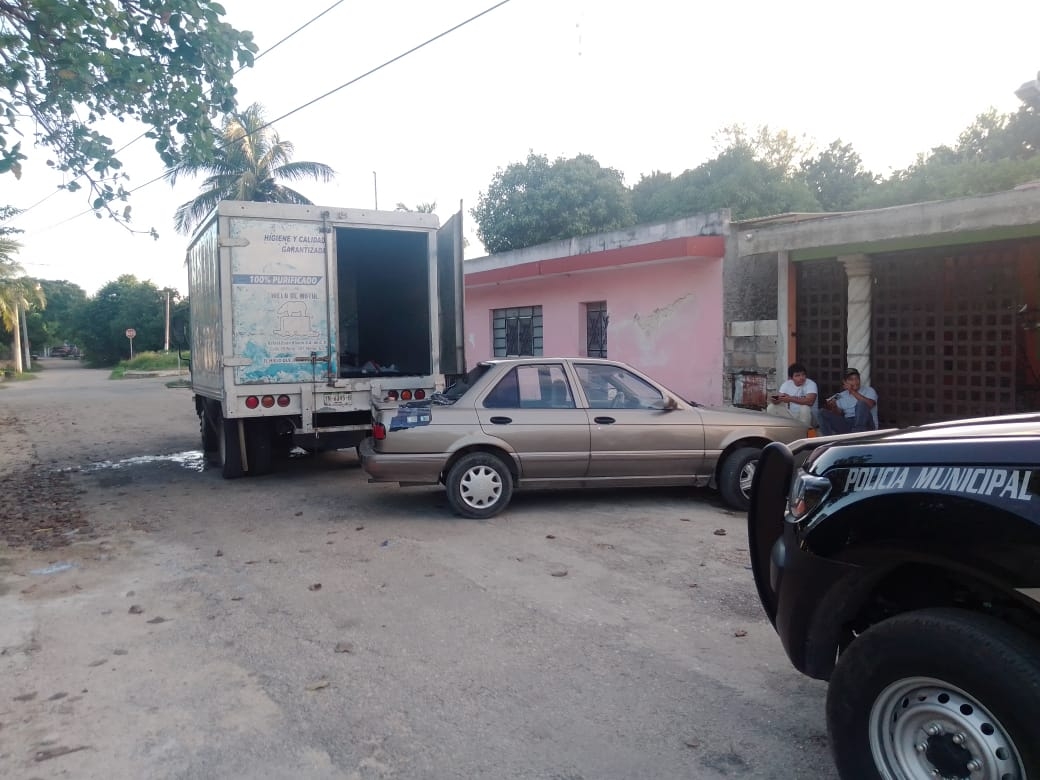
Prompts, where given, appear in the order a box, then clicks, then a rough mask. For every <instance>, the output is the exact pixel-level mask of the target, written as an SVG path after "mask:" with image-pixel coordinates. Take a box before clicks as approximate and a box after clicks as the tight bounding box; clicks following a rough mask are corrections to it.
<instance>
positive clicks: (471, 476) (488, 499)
mask: <svg viewBox="0 0 1040 780" xmlns="http://www.w3.org/2000/svg"><path fill="white" fill-rule="evenodd" d="M444 486H445V487H446V488H447V490H448V503H449V504H451V508H452V509H453V510H454V511H455V512H456V514H460V515H462V516H463V517H473V518H476V519H479V520H483V519H486V518H489V517H494V516H495V515H497V514H498V513H499V512H501V511H502V510H503V509H505V508H506V505H508V504H509V499H510V498H512V496H513V475H512V474H510V472H509V467H508V466H507V465H506V464H505V463H503V462H502V459H501V458H497V457H495V456H494V455H491V454H489V453H486V452H472V453H470V454H469V455H463V456H462V457H461V458H459V459H458V460H457V461H456V462H455V465H454V466H452V467H451V470H450V471H449V472H448V476H447V478H446V479H445V480H444Z"/></svg>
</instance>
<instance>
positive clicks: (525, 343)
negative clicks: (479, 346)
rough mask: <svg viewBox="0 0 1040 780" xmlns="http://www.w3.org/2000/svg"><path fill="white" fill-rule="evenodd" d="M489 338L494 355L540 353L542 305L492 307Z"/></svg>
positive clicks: (508, 355) (512, 355)
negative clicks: (510, 307)
mask: <svg viewBox="0 0 1040 780" xmlns="http://www.w3.org/2000/svg"><path fill="white" fill-rule="evenodd" d="M491 338H492V342H493V344H494V347H495V357H525V356H533V355H541V354H542V307H541V306H519V307H516V308H513V309H493V310H492V312H491Z"/></svg>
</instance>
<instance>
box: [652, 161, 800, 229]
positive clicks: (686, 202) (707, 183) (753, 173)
mask: <svg viewBox="0 0 1040 780" xmlns="http://www.w3.org/2000/svg"><path fill="white" fill-rule="evenodd" d="M755 154H756V153H755V151H754V149H753V148H752V147H751V146H750V145H747V144H744V143H738V144H736V145H734V146H731V147H730V148H728V149H726V150H725V151H723V152H722V153H721V154H719V155H718V156H717V157H715V158H714V159H711V160H708V161H707V162H705V163H703V164H701V165H699V166H697V167H696V168H694V169H692V170H687V171H684V172H683V173H681V174H679V175H678V176H675V177H674V178H673V177H670V176H669V175H668V174H660V173H658V174H655V175H654V177H652V178H651V179H649V180H648V179H644V181H643V182H640V184H639V185H636V188H635V191H634V192H633V203H634V206H635V208H636V212H637V213H638V214H639V215H640V219H641V220H645V221H653V222H657V221H663V220H670V219H679V218H681V217H687V216H690V215H693V214H703V213H705V212H709V211H716V210H718V209H723V208H728V209H730V211H731V213H732V216H733V219H749V218H751V217H763V216H767V215H770V214H782V213H784V212H787V211H819V210H820V206H819V203H817V201H816V199H815V198H814V197H813V194H812V193H811V192H810V191H809V188H808V186H806V184H805V181H804V180H803V179H802V178H801V177H799V176H792V175H789V174H788V172H787V171H786V170H785V169H784V168H782V167H778V166H776V165H772V164H770V163H769V162H766V161H765V160H760V159H757V158H756V157H755ZM640 185H643V186H640Z"/></svg>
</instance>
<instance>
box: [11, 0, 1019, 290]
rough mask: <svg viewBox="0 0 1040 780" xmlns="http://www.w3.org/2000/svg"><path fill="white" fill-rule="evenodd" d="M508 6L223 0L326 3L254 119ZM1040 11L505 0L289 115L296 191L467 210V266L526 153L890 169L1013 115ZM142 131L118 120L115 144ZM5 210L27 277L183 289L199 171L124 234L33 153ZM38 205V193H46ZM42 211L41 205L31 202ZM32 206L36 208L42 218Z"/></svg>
mask: <svg viewBox="0 0 1040 780" xmlns="http://www.w3.org/2000/svg"><path fill="white" fill-rule="evenodd" d="M495 2H496V0H445V1H444V2H439V3H431V2H429V0H397V1H396V2H386V1H385V0H384V2H378V3H373V2H361V1H360V0H343V1H342V2H340V3H338V4H336V3H335V0H294V2H292V3H286V2H284V0H222V5H223V6H224V7H225V9H226V10H227V15H226V17H225V19H226V21H228V22H229V23H231V24H232V25H234V26H235V27H237V28H239V29H245V30H250V31H252V32H253V34H254V40H255V42H256V44H257V45H258V47H259V49H260V52H264V51H266V50H267V49H268V48H269V47H271V46H273V45H274V44H275V43H277V42H278V41H279V40H281V39H282V38H284V37H285V36H286V35H288V34H289V33H291V32H292V31H293V30H295V29H296V28H298V27H299V26H301V25H303V24H305V23H306V22H308V21H309V20H311V19H312V18H314V17H315V16H317V15H318V14H320V13H321V12H322V11H325V10H326V9H328V8H329V7H330V6H333V5H335V7H334V8H332V10H330V11H329V12H328V13H326V14H325V15H324V16H322V17H321V19H320V20H319V21H318V22H316V23H315V24H312V25H310V26H309V27H307V28H306V29H304V30H303V31H301V32H299V33H297V34H296V35H294V36H292V37H291V38H289V39H288V40H287V41H285V42H284V43H282V44H281V45H279V46H278V47H277V48H275V49H274V50H273V51H271V53H270V54H267V55H265V56H263V57H261V58H260V59H259V60H258V61H257V63H256V65H255V67H254V68H252V69H247V70H244V71H242V72H241V73H240V74H238V75H237V76H236V77H235V82H234V83H235V86H236V88H237V89H238V99H239V104H240V105H241V106H243V107H244V106H246V105H249V104H250V103H253V102H259V103H261V104H262V105H263V106H264V108H265V113H266V116H267V117H268V118H269V119H274V118H276V117H280V116H282V115H283V114H286V113H288V112H290V111H293V109H296V108H298V107H300V106H301V105H303V104H305V103H307V102H309V101H311V100H313V99H315V98H317V97H319V96H321V95H323V94H325V93H326V92H328V91H330V90H333V89H335V88H337V87H339V86H340V85H342V84H345V83H346V82H348V81H350V80H352V79H354V78H356V77H358V76H361V75H362V74H364V73H365V72H367V71H369V70H370V69H372V68H374V67H376V66H378V65H380V64H382V63H384V62H386V61H387V60H390V59H391V58H393V57H396V56H398V55H400V54H402V53H403V52H405V51H407V50H408V49H410V48H412V47H413V46H416V45H418V44H420V43H422V42H423V41H426V40H427V39H429V38H432V37H433V36H435V35H438V34H440V33H442V32H444V31H445V30H447V29H449V28H451V27H453V26H454V25H456V24H458V23H459V22H462V21H464V20H465V19H467V18H469V17H471V16H473V15H474V14H477V13H479V12H481V11H483V10H485V9H486V8H489V7H490V6H492V5H494V4H495ZM1037 30H1040V3H1038V2H1036V0H991V2H988V3H986V4H985V5H981V6H980V5H978V4H974V3H972V4H969V3H962V4H953V3H949V2H939V1H936V0H915V1H914V2H907V0H900V2H894V1H893V0H874V1H873V2H870V3H840V2H834V1H833V0H828V1H827V2H820V1H817V0H801V1H800V2H798V3H777V2H775V0H743V2H741V3H733V4H729V5H725V4H715V3H699V2H692V1H691V0H640V2H638V3H634V2H626V3H621V2H615V1H614V0H510V2H508V3H506V4H505V5H503V6H501V7H499V8H497V9H496V10H494V11H491V12H490V13H488V14H487V15H485V16H483V17H481V18H480V19H478V20H476V21H474V22H472V23H471V24H468V25H466V26H465V27H463V28H461V29H459V30H457V31H455V32H453V33H451V34H450V35H447V36H445V37H443V38H441V39H439V40H438V41H436V42H434V43H432V44H430V45H429V46H426V47H425V48H423V49H421V50H419V51H417V52H415V53H413V54H410V55H408V56H407V57H404V58H403V59H400V60H399V61H397V62H395V63H393V64H391V65H389V66H388V67H386V68H384V69H382V70H380V71H379V72H377V73H375V74H373V75H370V76H367V77H365V78H363V79H361V80H360V81H358V82H357V83H355V84H353V85H351V86H347V87H345V88H343V89H340V90H339V91H337V92H335V93H334V94H333V95H331V96H329V97H327V98H324V99H322V100H320V101H318V102H316V103H314V104H312V105H310V106H309V107H307V108H304V109H302V110H300V111H298V112H297V113H295V114H293V115H292V116H289V117H287V118H285V119H284V120H281V121H279V122H278V123H277V124H276V125H275V129H276V130H277V132H278V133H279V135H280V136H281V138H282V139H284V140H288V141H291V142H292V143H293V144H294V145H295V149H296V154H295V159H296V160H311V161H317V162H323V163H326V164H328V165H331V166H332V167H333V168H334V169H335V170H336V172H337V175H336V178H335V180H334V181H333V182H331V183H328V184H319V183H316V182H309V181H303V182H299V183H297V184H296V185H294V186H295V187H296V189H298V190H299V191H301V192H303V193H304V194H305V195H306V196H307V197H309V198H310V199H311V200H312V201H313V202H315V203H317V204H320V205H324V206H330V207H345V208H371V207H373V206H374V205H375V202H376V200H377V199H378V205H379V206H380V207H381V208H384V209H387V208H389V209H392V208H393V207H394V206H395V205H396V204H397V203H398V202H403V203H405V204H408V205H414V204H417V203H420V202H431V201H433V202H436V203H437V213H438V215H439V216H440V217H441V220H442V221H443V220H445V219H447V218H448V217H449V216H450V215H451V214H452V213H453V212H455V211H457V210H458V207H459V202H460V201H461V202H462V203H463V206H464V208H465V210H466V215H465V220H466V222H465V225H466V227H465V232H466V235H467V237H468V238H469V241H470V247H469V249H468V250H467V257H474V256H480V255H481V254H483V250H482V247H481V246H480V244H479V241H478V240H477V238H476V229H475V225H474V224H473V220H472V217H471V216H470V215H469V213H468V212H469V209H470V208H472V207H473V206H474V205H476V202H477V197H478V195H479V193H480V192H481V191H483V190H486V189H487V187H488V185H489V184H490V182H491V180H492V177H493V176H494V175H495V172H496V171H497V170H498V169H499V168H503V167H505V166H507V165H509V164H510V163H512V162H517V161H523V160H524V159H526V157H527V154H528V152H529V151H532V150H533V151H535V152H536V153H539V154H545V155H547V156H548V157H549V158H550V159H553V158H556V157H558V156H565V157H571V156H574V155H576V154H579V153H586V154H591V155H592V156H594V157H595V158H596V159H597V160H599V162H600V163H601V164H603V165H605V166H610V167H613V168H617V169H618V170H620V171H622V172H623V174H624V177H625V183H626V184H628V185H632V184H635V183H637V182H638V181H639V179H640V176H641V175H643V174H649V173H651V172H652V171H655V170H661V171H667V172H671V173H673V174H678V173H681V172H682V171H684V170H686V169H688V168H693V167H696V166H697V165H699V164H701V163H702V162H704V161H706V160H708V159H710V158H711V157H713V156H714V155H715V154H716V153H717V151H718V148H717V146H716V143H715V141H714V140H713V137H714V136H715V135H716V134H717V132H718V131H719V130H720V129H721V128H723V127H726V126H729V125H733V124H743V125H745V126H747V127H748V128H756V127H758V126H760V125H768V126H769V127H770V128H771V129H774V130H779V129H786V130H788V131H789V132H791V133H794V134H796V135H799V136H804V137H805V138H806V139H807V140H809V141H812V142H815V143H816V145H817V147H819V148H822V147H824V146H826V145H827V144H828V143H829V142H830V141H832V140H834V139H836V138H841V139H842V141H843V142H845V143H851V144H852V145H853V147H854V148H855V150H856V151H857V152H858V153H859V154H860V155H861V157H862V158H863V160H864V163H865V164H866V166H867V167H868V168H869V169H871V170H873V171H874V172H876V173H882V174H887V173H889V172H891V171H892V170H896V169H899V168H903V167H905V166H907V165H908V164H910V163H911V162H913V160H914V158H915V157H916V156H917V154H918V153H920V152H925V151H927V150H929V149H931V148H932V147H934V146H937V145H940V144H946V143H953V142H955V141H956V139H957V136H958V135H959V134H960V132H961V131H962V130H963V129H964V128H965V127H967V126H968V125H969V124H970V123H971V122H972V120H973V119H974V118H975V116H976V115H978V114H979V113H982V112H984V111H986V110H988V109H989V108H995V109H997V110H998V111H1001V112H1009V111H1014V110H1015V109H1017V107H1018V106H1019V101H1018V100H1017V99H1016V98H1015V95H1014V90H1015V89H1016V88H1018V87H1019V86H1020V85H1021V84H1022V83H1023V82H1025V81H1028V80H1031V79H1033V78H1036V77H1037V71H1038V69H1040V44H1038V43H1037V39H1036V32H1037ZM141 129H142V128H141V127H140V126H136V125H132V124H130V123H126V124H116V123H113V124H112V125H110V126H106V128H105V130H106V132H108V133H109V134H110V135H111V136H112V137H113V139H114V141H115V143H116V145H117V147H118V146H121V145H122V144H124V143H126V142H128V141H130V140H131V139H133V138H134V137H136V136H137V135H139V134H140V132H141ZM27 153H28V154H29V157H30V159H29V161H28V162H27V163H26V164H25V165H24V169H23V174H22V177H21V179H20V180H18V181H16V180H15V179H14V178H13V177H12V176H10V175H5V176H3V177H0V203H10V204H13V205H15V206H18V207H19V208H23V209H27V211H26V212H25V213H24V214H22V215H21V216H19V217H18V218H17V219H16V220H14V221H12V223H11V224H12V225H13V226H15V227H19V228H21V229H23V230H24V231H25V232H24V233H23V234H22V235H21V236H19V239H20V240H21V242H22V244H23V248H22V250H21V251H20V253H19V255H18V260H19V261H20V262H21V263H22V265H23V266H24V268H25V270H26V272H27V273H28V274H29V275H30V276H34V277H39V278H44V279H65V280H68V281H70V282H73V283H75V284H78V285H80V286H81V287H83V289H84V290H86V292H87V293H88V294H93V293H95V292H96V291H97V290H98V289H99V288H100V287H102V286H104V285H105V284H106V283H107V282H109V281H112V280H114V279H116V278H117V277H118V276H120V275H122V274H133V275H135V276H136V277H137V278H138V279H140V280H151V281H152V282H153V283H155V285H156V286H158V287H160V288H163V287H172V288H175V289H177V290H179V291H180V292H181V293H182V294H186V293H187V292H188V289H187V287H188V284H187V273H186V270H185V267H184V255H185V250H186V248H187V244H188V239H187V238H186V237H184V236H181V235H179V234H177V233H176V232H175V231H174V229H173V213H174V211H175V209H176V208H177V206H178V205H180V204H181V203H183V202H185V201H187V200H190V199H191V198H192V197H194V195H195V194H197V192H198V184H199V181H198V180H193V179H186V180H181V181H179V182H178V184H177V186H176V187H171V186H170V185H169V184H168V183H166V182H163V181H157V182H155V183H152V184H148V185H147V186H144V187H142V188H141V189H140V190H139V191H138V192H136V193H134V194H133V195H132V197H131V201H130V203H131V204H132V215H133V216H132V226H133V227H134V228H135V229H137V230H142V231H147V230H149V229H150V228H155V230H157V231H158V233H159V235H160V238H159V239H158V240H154V239H152V238H150V237H148V236H147V235H141V234H132V233H130V232H129V231H128V230H126V229H125V228H123V227H121V226H120V225H118V224H117V223H115V222H114V221H112V220H110V219H107V218H106V219H100V220H99V219H97V218H95V217H94V216H93V215H92V214H89V213H84V212H86V211H87V210H88V209H89V199H88V198H87V195H86V194H85V191H81V192H80V193H76V194H72V193H67V192H64V191H60V190H58V189H57V188H58V186H59V185H61V184H62V183H63V181H62V179H61V174H59V173H57V172H55V171H53V170H52V169H50V168H48V167H47V166H46V165H45V162H46V160H47V159H48V157H49V156H50V155H49V153H48V152H47V150H46V149H41V148H29V149H28V152H27ZM119 157H120V159H121V160H122V161H123V163H124V170H126V171H127V172H128V173H129V174H130V176H131V179H130V182H129V186H131V187H136V186H139V185H142V184H145V183H146V182H149V181H150V180H152V179H153V178H155V177H157V176H159V175H160V174H161V173H162V170H163V166H162V163H161V161H160V160H159V158H158V155H156V154H155V152H154V150H153V149H152V148H151V146H150V145H149V143H148V142H147V141H146V140H144V139H142V140H141V141H138V142H136V143H134V144H132V145H131V146H130V147H128V148H127V149H126V151H124V152H122V153H121V154H120V155H119ZM41 201H42V202H41ZM36 204H38V205H36ZM30 207H31V208H30Z"/></svg>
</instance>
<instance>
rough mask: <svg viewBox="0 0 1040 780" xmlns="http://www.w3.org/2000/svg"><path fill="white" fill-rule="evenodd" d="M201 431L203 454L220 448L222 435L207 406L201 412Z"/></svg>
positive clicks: (208, 453)
mask: <svg viewBox="0 0 1040 780" xmlns="http://www.w3.org/2000/svg"><path fill="white" fill-rule="evenodd" d="M199 432H200V433H201V434H202V454H203V455H212V454H213V453H215V452H217V450H219V449H220V437H219V435H218V434H217V429H216V426H215V425H214V424H213V420H212V419H210V413H209V410H208V408H207V407H203V409H202V411H201V412H199Z"/></svg>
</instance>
